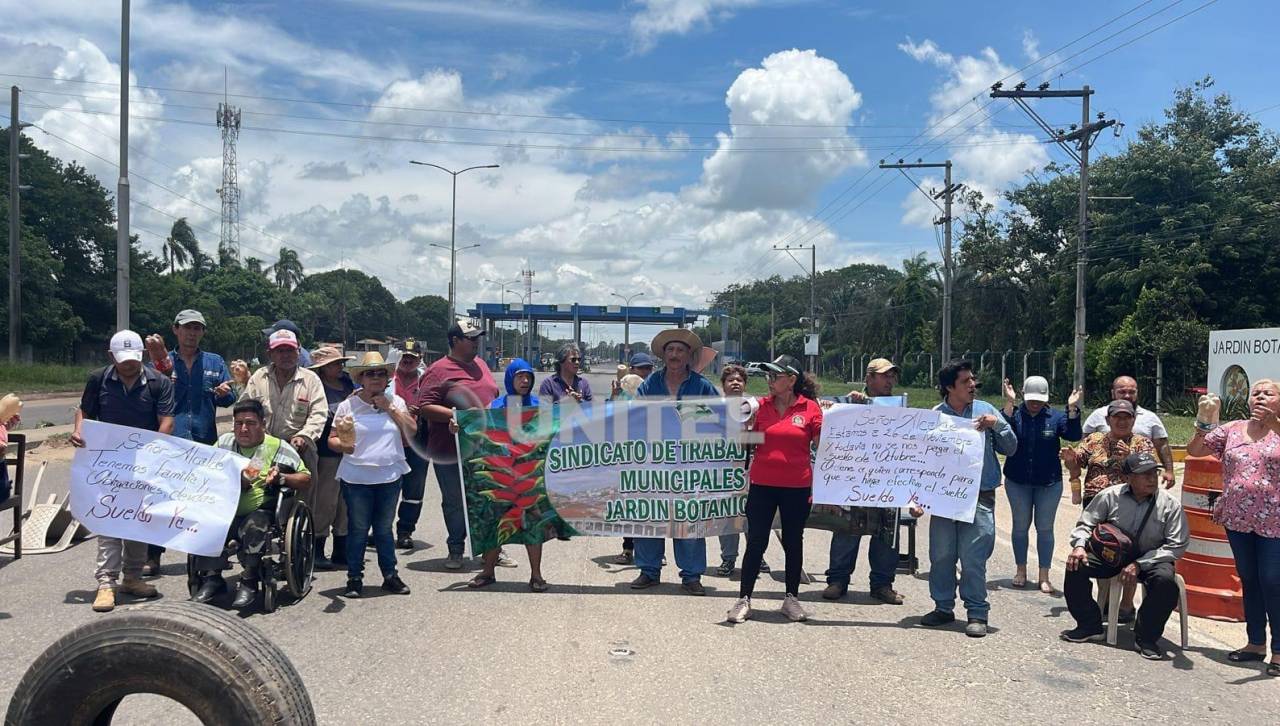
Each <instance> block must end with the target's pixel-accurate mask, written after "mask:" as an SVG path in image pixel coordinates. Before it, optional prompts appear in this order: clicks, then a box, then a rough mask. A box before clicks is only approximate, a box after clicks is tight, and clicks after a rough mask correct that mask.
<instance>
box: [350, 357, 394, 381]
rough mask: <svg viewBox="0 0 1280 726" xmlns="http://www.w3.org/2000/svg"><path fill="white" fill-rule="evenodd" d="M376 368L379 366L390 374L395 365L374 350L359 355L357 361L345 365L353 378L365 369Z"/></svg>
mask: <svg viewBox="0 0 1280 726" xmlns="http://www.w3.org/2000/svg"><path fill="white" fill-rule="evenodd" d="M378 368H381V369H383V370H385V371H386V372H387V373H388V374H390V373H391V371H392V369H394V368H395V366H394V365H392V364H390V363H388V362H387V361H386V359H384V358H383V357H382V354H381V353H379V352H378V351H376V350H371V351H369V352H367V353H365V354H364V355H362V356H360V362H359V363H354V364H352V365H349V366H347V372H348V373H350V374H351V376H352V377H353V378H357V377H359V376H360V375H361V374H362V373H364V372H365V371H372V370H376V369H378Z"/></svg>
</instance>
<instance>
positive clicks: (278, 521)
mask: <svg viewBox="0 0 1280 726" xmlns="http://www.w3.org/2000/svg"><path fill="white" fill-rule="evenodd" d="M271 490H274V492H273V494H272V495H273V496H275V499H276V506H275V510H274V517H273V518H272V521H271V528H270V531H269V532H268V535H267V543H266V547H265V548H264V549H263V552H262V561H261V564H260V566H259V572H258V583H259V585H260V590H261V593H262V612H264V613H271V612H275V609H276V607H277V605H278V603H279V595H280V593H279V590H280V586H281V585H282V584H283V586H284V589H285V590H287V591H288V593H289V595H290V596H292V597H293V600H294V602H297V601H299V600H301V599H302V598H304V597H306V596H307V593H309V592H311V575H312V573H313V572H314V571H315V563H316V553H315V542H316V541H315V527H314V525H313V523H312V519H311V509H310V508H309V507H308V506H307V503H306V502H304V501H302V500H301V499H299V498H298V493H297V492H296V491H295V490H293V489H289V488H286V487H279V486H272V487H271ZM239 545H240V543H239V542H238V541H235V542H231V543H229V544H228V545H227V546H226V548H225V549H224V550H223V552H222V554H223V556H224V557H229V556H230V555H232V554H236V553H237V552H238V550H239ZM187 589H188V590H189V591H190V593H191V594H192V595H195V594H196V591H197V590H199V589H200V573H199V571H198V570H197V569H196V567H195V558H194V556H193V555H187Z"/></svg>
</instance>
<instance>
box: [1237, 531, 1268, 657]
mask: <svg viewBox="0 0 1280 726" xmlns="http://www.w3.org/2000/svg"><path fill="white" fill-rule="evenodd" d="M1227 542H1229V543H1230V544H1231V554H1233V555H1234V556H1235V558H1236V574H1238V575H1240V585H1241V589H1243V590H1244V621H1245V632H1246V633H1247V634H1248V636H1249V645H1265V644H1266V642H1267V621H1268V620H1270V621H1271V652H1272V653H1280V537H1263V536H1261V535H1258V534H1254V533H1253V532H1235V531H1232V530H1230V529H1228V530H1227Z"/></svg>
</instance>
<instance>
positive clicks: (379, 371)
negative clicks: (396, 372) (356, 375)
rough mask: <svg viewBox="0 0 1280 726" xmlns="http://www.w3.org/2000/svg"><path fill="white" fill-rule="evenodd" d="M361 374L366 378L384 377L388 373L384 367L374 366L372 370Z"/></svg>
mask: <svg viewBox="0 0 1280 726" xmlns="http://www.w3.org/2000/svg"><path fill="white" fill-rule="evenodd" d="M361 375H363V376H365V377H366V378H386V377H387V376H388V373H387V369H385V368H374V369H373V370H368V371H365V372H364V373H362V374H361Z"/></svg>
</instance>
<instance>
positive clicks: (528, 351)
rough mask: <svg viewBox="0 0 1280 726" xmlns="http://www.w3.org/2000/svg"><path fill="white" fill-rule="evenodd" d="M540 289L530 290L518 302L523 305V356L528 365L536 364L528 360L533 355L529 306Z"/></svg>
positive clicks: (531, 321) (531, 316)
mask: <svg viewBox="0 0 1280 726" xmlns="http://www.w3.org/2000/svg"><path fill="white" fill-rule="evenodd" d="M540 292H542V291H541V290H530V291H529V292H527V293H525V294H523V295H521V296H520V302H521V304H523V305H524V319H525V334H524V356H525V360H527V361H529V365H532V366H536V364H535V363H534V361H531V360H529V358H531V357H533V315H532V314H530V310H529V306H530V305H531V304H533V296H534V295H536V294H537V293H540Z"/></svg>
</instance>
